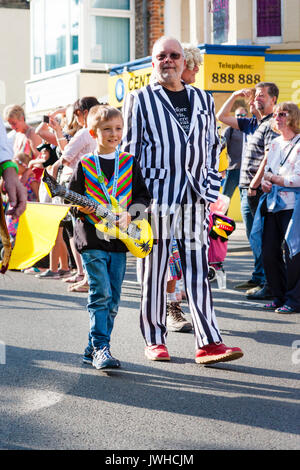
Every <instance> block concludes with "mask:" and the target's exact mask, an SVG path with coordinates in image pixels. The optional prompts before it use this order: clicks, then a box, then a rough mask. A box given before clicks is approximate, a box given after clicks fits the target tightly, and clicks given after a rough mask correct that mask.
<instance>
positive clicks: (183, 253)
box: [138, 195, 221, 349]
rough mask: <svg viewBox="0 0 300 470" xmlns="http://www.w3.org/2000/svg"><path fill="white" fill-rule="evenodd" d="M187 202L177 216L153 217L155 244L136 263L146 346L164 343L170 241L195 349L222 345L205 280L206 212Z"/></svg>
mask: <svg viewBox="0 0 300 470" xmlns="http://www.w3.org/2000/svg"><path fill="white" fill-rule="evenodd" d="M189 199H190V203H189ZM186 202H187V204H185V205H184V206H182V207H181V209H179V210H177V212H176V213H174V214H171V215H169V216H164V217H161V216H157V217H156V219H155V220H156V231H157V244H155V245H153V249H152V252H151V253H150V255H149V256H147V257H146V258H144V259H140V260H138V262H139V263H140V266H139V270H140V279H141V290H142V296H141V310H140V322H141V325H140V326H141V331H142V334H143V337H144V339H145V342H146V344H147V345H153V344H165V343H166V337H167V328H166V301H167V299H166V296H167V294H166V287H167V278H168V261H169V257H170V255H171V249H172V240H173V238H175V239H176V241H177V244H178V249H179V253H180V259H181V264H182V273H183V279H184V284H185V290H186V295H187V301H188V305H189V309H190V313H191V315H192V321H193V326H194V332H195V342H196V349H198V348H200V347H202V346H204V345H206V344H209V343H212V342H218V341H221V336H220V332H219V328H218V325H217V320H216V316H215V312H214V308H213V303H212V295H211V289H210V284H209V280H208V223H209V220H208V210H207V208H205V206H204V205H203V204H200V203H193V202H192V198H191V197H190V198H189V197H188V195H187V200H186Z"/></svg>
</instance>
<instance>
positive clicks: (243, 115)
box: [236, 113, 247, 117]
mask: <svg viewBox="0 0 300 470" xmlns="http://www.w3.org/2000/svg"><path fill="white" fill-rule="evenodd" d="M245 116H247V113H240V114H237V115H236V117H245Z"/></svg>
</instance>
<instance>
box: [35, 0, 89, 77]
mask: <svg viewBox="0 0 300 470" xmlns="http://www.w3.org/2000/svg"><path fill="white" fill-rule="evenodd" d="M70 5H71V3H70V1H69V4H68V10H69V12H68V20H69V21H68V25H67V31H66V38H67V40H66V59H67V63H66V65H64V66H63V67H59V68H55V69H52V70H47V71H46V70H45V57H46V55H45V53H46V44H45V36H43V38H42V61H41V69H42V72H41V73H34V33H33V28H34V15H33V14H31V15H30V29H31V44H30V50H31V60H30V64H31V66H30V72H31V79H33V80H34V79H36V78H38V79H43V78H49V77H52V76H56V75H60V74H63V73H68V72H73V71H75V70H78V69H79V68H80V37H81V31H80V24H81V18H82V11H81V10H82V0H80V1H79V38H78V49H79V53H78V62H77V63H76V64H71V63H70V58H71V57H70V52H71V42H70V38H71V15H70V11H71V8H70ZM30 8H31V9H33V8H35V0H31V6H30ZM41 8H42V18H43V25H45V23H46V20H47V19H46V18H45V10H46V9H45V0H42V5H41ZM43 30H44V28H43Z"/></svg>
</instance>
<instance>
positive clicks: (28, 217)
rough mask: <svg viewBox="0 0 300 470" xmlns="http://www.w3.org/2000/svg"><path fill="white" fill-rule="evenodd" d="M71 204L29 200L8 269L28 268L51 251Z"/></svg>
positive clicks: (20, 221) (19, 226)
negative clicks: (61, 222) (43, 202)
mask: <svg viewBox="0 0 300 470" xmlns="http://www.w3.org/2000/svg"><path fill="white" fill-rule="evenodd" d="M69 209H70V206H65V205H57V204H42V203H38V202H28V203H27V205H26V210H25V212H24V213H23V214H22V215H21V217H20V219H19V225H18V230H17V236H16V242H15V245H14V248H13V250H12V253H11V258H10V261H9V265H8V269H26V268H30V267H31V266H33V265H34V264H35V263H37V262H38V261H39V260H40V259H42V258H44V257H45V256H46V255H48V254H49V253H50V251H51V250H52V248H53V246H54V245H55V241H56V238H57V233H58V228H59V224H60V221H61V220H62V219H63V218H64V217H65V216H66V215H67V213H68V211H69Z"/></svg>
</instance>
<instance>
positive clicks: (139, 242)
mask: <svg viewBox="0 0 300 470" xmlns="http://www.w3.org/2000/svg"><path fill="white" fill-rule="evenodd" d="M43 182H44V183H45V186H46V188H47V191H48V193H49V195H50V197H52V198H53V197H55V196H60V197H62V198H64V199H66V200H67V201H70V202H72V203H74V204H75V205H78V206H82V207H92V208H93V209H94V211H95V215H96V216H97V217H100V218H101V222H98V223H96V224H95V227H96V229H97V230H99V231H100V232H103V233H105V234H107V235H108V236H112V237H114V238H118V239H119V240H121V241H122V242H123V243H124V244H125V245H126V247H127V248H128V250H129V251H130V252H131V253H132V254H133V255H134V256H136V257H137V258H145V257H146V256H147V255H149V253H150V252H151V250H152V246H153V233H152V229H151V226H150V224H149V223H148V221H147V220H146V219H140V220H134V221H132V222H131V223H130V224H129V225H128V227H127V229H126V230H121V229H120V228H119V227H118V226H117V225H116V221H117V220H118V216H117V215H116V213H115V212H122V210H123V209H122V208H121V207H120V206H119V204H118V201H117V200H116V199H115V198H113V197H111V204H112V210H110V209H108V208H107V207H106V206H104V205H103V204H101V203H99V202H97V201H94V200H92V199H89V198H88V197H86V196H82V195H81V194H78V193H75V192H74V191H70V190H69V189H67V188H65V187H63V186H61V185H59V184H58V183H57V182H56V181H55V179H54V178H53V177H52V176H51V175H49V173H47V171H46V170H44V174H43Z"/></svg>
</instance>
